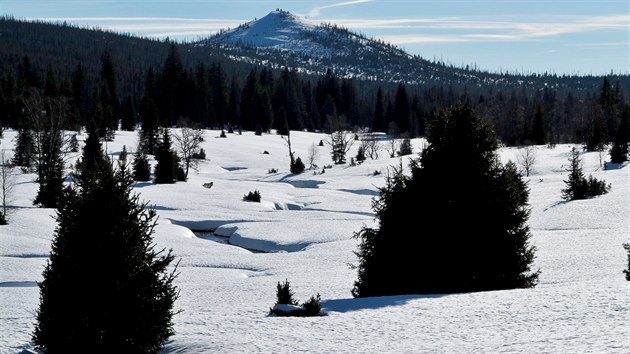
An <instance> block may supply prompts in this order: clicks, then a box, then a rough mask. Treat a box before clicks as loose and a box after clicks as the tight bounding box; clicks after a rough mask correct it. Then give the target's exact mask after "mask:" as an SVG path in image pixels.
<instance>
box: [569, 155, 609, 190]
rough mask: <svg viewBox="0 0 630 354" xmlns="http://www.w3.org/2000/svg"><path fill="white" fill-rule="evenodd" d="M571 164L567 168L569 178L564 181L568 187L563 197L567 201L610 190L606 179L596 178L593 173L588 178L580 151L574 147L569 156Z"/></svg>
mask: <svg viewBox="0 0 630 354" xmlns="http://www.w3.org/2000/svg"><path fill="white" fill-rule="evenodd" d="M569 162H570V164H571V165H570V166H569V167H568V168H567V172H569V178H568V179H567V180H566V181H564V183H565V184H566V186H567V187H566V188H564V189H563V190H562V198H564V199H565V200H567V201H571V200H578V199H586V198H592V197H596V196H598V195H602V194H606V193H608V191H609V190H610V185H609V184H606V182H604V181H600V180H598V179H596V178H594V177H593V176H592V175H591V176H588V179H587V178H586V177H584V173H583V172H582V159H581V158H580V152H579V151H577V149H576V148H575V147H574V148H572V149H571V157H569Z"/></svg>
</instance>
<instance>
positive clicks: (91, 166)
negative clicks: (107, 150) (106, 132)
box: [76, 127, 109, 181]
mask: <svg viewBox="0 0 630 354" xmlns="http://www.w3.org/2000/svg"><path fill="white" fill-rule="evenodd" d="M108 163H109V161H108V160H107V157H106V156H105V155H104V154H103V152H102V149H101V142H100V141H99V138H98V133H97V132H96V129H95V128H94V127H91V128H89V129H88V137H87V139H85V146H83V155H82V157H81V158H80V159H79V161H77V166H76V170H77V171H76V175H77V177H78V178H80V179H81V180H83V181H87V180H93V179H96V178H98V174H99V173H101V170H102V169H103V165H104V164H108Z"/></svg>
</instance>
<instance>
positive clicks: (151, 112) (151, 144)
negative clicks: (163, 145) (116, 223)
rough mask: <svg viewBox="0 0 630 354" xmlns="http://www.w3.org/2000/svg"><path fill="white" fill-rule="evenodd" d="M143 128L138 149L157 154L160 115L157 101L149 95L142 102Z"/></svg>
mask: <svg viewBox="0 0 630 354" xmlns="http://www.w3.org/2000/svg"><path fill="white" fill-rule="evenodd" d="M141 117H142V130H140V132H139V134H140V145H139V147H138V150H141V151H142V152H143V153H145V154H149V155H155V154H156V153H157V148H158V127H159V116H158V110H157V106H156V105H155V102H154V101H153V100H152V99H151V98H150V97H148V96H144V97H142V102H141Z"/></svg>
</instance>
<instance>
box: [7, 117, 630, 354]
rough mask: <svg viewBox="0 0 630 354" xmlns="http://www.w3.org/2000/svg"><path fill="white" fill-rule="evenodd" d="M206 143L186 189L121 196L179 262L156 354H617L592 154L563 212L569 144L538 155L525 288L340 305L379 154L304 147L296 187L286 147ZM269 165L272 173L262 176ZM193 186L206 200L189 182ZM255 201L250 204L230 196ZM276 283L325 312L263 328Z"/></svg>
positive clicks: (14, 273) (616, 247)
mask: <svg viewBox="0 0 630 354" xmlns="http://www.w3.org/2000/svg"><path fill="white" fill-rule="evenodd" d="M175 131H176V130H175ZM218 136H219V132H218V131H206V133H205V136H204V138H205V141H204V142H203V143H202V147H203V148H204V149H205V151H206V154H207V160H206V161H203V162H201V163H200V165H199V170H198V171H197V172H195V171H191V174H190V176H189V181H188V182H186V183H177V184H174V185H153V184H151V183H139V184H137V185H136V187H135V191H136V192H137V193H139V194H140V199H141V200H144V201H145V202H147V203H149V205H151V206H153V207H155V209H156V211H157V213H158V215H159V220H158V222H159V224H158V226H157V227H156V230H155V242H156V244H157V248H172V249H173V252H174V254H175V255H176V257H177V258H178V259H181V260H180V264H179V268H178V271H179V272H180V275H179V277H178V278H177V280H176V284H177V286H178V287H179V289H180V298H179V299H178V300H177V302H176V309H177V310H181V313H180V314H178V315H176V316H175V319H174V322H175V330H176V332H177V333H176V335H175V336H173V337H172V338H171V341H170V342H169V343H168V345H167V347H166V349H165V352H167V353H212V352H226V353H228V352H229V353H236V352H242V353H252V352H265V353H271V352H273V353H279V352H284V353H293V352H300V351H302V352H319V353H330V352H347V353H366V352H386V353H389V352H396V353H400V352H414V353H418V352H449V353H469V352H493V353H494V352H551V353H568V352H580V353H586V352H597V353H601V352H606V353H627V352H630V336H629V334H630V322H628V318H630V303H629V301H628V299H629V298H630V297H629V295H630V286H629V284H628V282H626V281H625V279H624V277H623V274H622V273H621V271H622V270H623V269H624V267H625V266H626V263H625V262H626V258H625V257H626V254H625V252H624V250H623V248H622V247H621V244H622V243H624V242H629V241H630V240H629V239H628V230H630V220H629V218H628V215H629V211H630V185H629V181H630V176H629V173H628V167H627V166H624V167H623V168H620V169H611V170H607V171H604V170H603V169H602V168H601V167H600V165H599V156H598V154H597V153H587V154H584V155H583V162H584V172H585V175H586V176H588V175H589V174H593V176H594V177H596V178H598V179H600V178H601V179H604V180H606V181H607V182H608V183H611V184H612V190H611V192H610V193H609V194H607V195H604V196H601V197H598V198H595V199H591V200H585V201H573V202H569V203H567V202H564V201H563V200H562V199H561V194H560V190H561V189H562V188H564V183H563V179H565V178H566V172H565V171H564V169H565V168H566V166H567V164H568V161H567V159H568V157H569V152H570V149H571V146H569V145H558V146H557V147H556V148H555V149H548V148H547V147H544V146H538V147H536V157H537V159H536V163H535V164H534V172H533V173H532V174H531V176H530V177H527V178H526V180H527V181H528V185H529V187H530V204H531V216H530V222H529V225H530V227H531V232H532V235H533V237H532V243H533V244H534V245H535V246H536V247H537V253H536V254H537V258H536V261H535V265H534V267H535V268H536V269H538V268H540V269H541V271H542V274H541V276H540V283H539V285H538V286H537V287H536V288H533V289H519V290H507V291H493V292H480V293H472V294H454V295H431V296H420V295H407V296H393V297H380V298H366V299H352V297H351V294H350V290H351V289H352V285H353V282H354V280H355V279H356V271H354V270H352V269H350V267H349V264H356V262H357V259H356V257H355V256H354V254H353V251H354V250H356V246H357V240H355V239H353V238H352V235H353V233H354V232H356V231H358V230H359V229H360V228H361V226H362V225H364V224H365V225H369V226H371V225H373V223H374V220H373V217H374V214H373V212H372V210H371V209H370V204H371V199H372V197H373V196H374V195H376V194H377V188H378V187H380V186H383V185H384V176H385V175H386V174H387V169H388V168H389V167H390V166H392V165H395V164H398V159H389V158H386V157H387V154H386V153H385V151H381V153H380V154H379V155H380V159H379V160H376V161H372V160H369V159H368V160H367V161H366V162H365V163H363V164H362V165H358V166H354V167H349V166H333V168H331V169H326V171H325V173H324V174H319V172H321V169H322V166H324V165H329V164H332V161H331V158H330V153H329V147H328V146H324V147H317V149H318V151H319V157H318V159H317V161H316V164H317V165H318V166H319V168H318V169H316V170H307V171H306V172H305V173H304V174H302V175H297V176H295V175H291V174H289V172H288V167H289V166H288V165H289V157H288V149H287V147H286V146H285V145H284V142H283V140H282V139H281V138H280V137H279V136H278V135H273V134H266V135H263V136H260V137H258V136H254V134H253V133H250V132H244V133H243V135H238V134H234V135H232V134H228V137H227V138H225V139H223V138H219V137H218ZM14 137H15V131H11V130H9V131H5V132H4V138H3V139H2V141H1V145H0V148H2V149H7V148H8V147H10V146H11V144H12V141H13V138H14ZM83 139H85V134H83V135H82V136H79V141H81V142H82V141H83ZM322 139H323V140H324V141H326V139H327V137H326V136H325V135H322V134H315V133H304V132H292V133H291V140H292V143H293V148H294V150H295V152H296V156H300V157H301V158H302V159H303V161H305V163H306V158H307V156H308V151H309V149H310V147H311V145H312V144H317V143H319V141H320V140H322ZM412 143H413V145H414V152H418V151H420V147H421V146H422V145H423V141H422V140H421V139H416V140H413V141H412ZM123 145H126V147H127V150H128V151H129V152H130V153H132V152H134V151H135V150H136V146H137V133H134V132H117V135H116V140H115V141H114V142H110V143H108V144H107V151H108V152H109V153H110V154H112V153H113V155H114V156H116V155H117V153H118V152H119V151H120V150H121V149H122V146H123ZM357 148H358V144H355V145H354V146H353V148H352V151H351V152H350V153H349V154H348V160H350V156H354V155H356V150H357ZM264 151H267V152H268V153H269V154H264V153H263V152H264ZM517 153H518V149H516V148H502V149H501V150H500V155H501V158H502V160H503V161H507V160H508V159H512V160H515V159H516V158H515V156H516V154H517ZM78 155H79V154H74V155H73V156H72V157H71V159H70V161H69V162H70V163H73V162H74V160H75V159H76V157H77V156H78ZM606 157H607V156H606ZM132 159H133V154H130V156H129V160H130V161H131V160H132ZM405 159H406V158H405ZM403 164H406V163H403ZM272 168H275V169H278V173H268V172H269V169H272ZM374 171H381V172H382V174H381V175H378V176H374V175H373V172H374ZM314 172H318V174H315V173H314ZM34 178H35V175H34V174H20V175H19V176H18V180H17V183H16V189H15V192H14V197H15V198H14V201H13V202H12V205H14V206H16V209H15V211H14V213H13V214H12V215H10V217H11V219H10V224H9V225H6V226H2V227H0V333H2V334H1V335H0V352H1V353H16V352H20V351H21V350H22V349H24V348H31V344H30V343H29V341H30V334H31V332H32V330H33V324H34V322H35V313H36V311H37V307H38V301H39V291H38V288H37V286H36V282H37V281H41V280H42V278H41V273H42V270H43V267H44V265H45V263H46V259H47V256H48V252H49V251H50V242H51V240H52V236H53V231H54V229H55V227H56V224H55V221H54V219H53V218H52V217H51V216H53V215H54V211H53V210H49V209H39V208H34V207H33V206H32V200H33V199H34V198H35V194H36V192H37V184H36V183H34V182H33V181H34ZM207 182H212V183H213V186H212V188H210V189H208V188H204V187H203V186H202V185H203V184H204V183H207ZM256 189H257V190H259V191H260V192H261V195H262V202H261V203H252V202H245V201H243V200H242V197H243V195H245V194H247V193H248V192H249V191H254V190H256ZM414 223H415V224H421V218H420V217H419V218H418V220H414ZM191 229H193V230H201V229H217V231H216V233H217V234H220V235H222V236H226V237H229V242H230V243H231V244H220V243H217V242H214V241H211V240H207V239H203V238H200V237H197V236H195V235H194V234H193V233H192V232H191ZM401 247H404V245H401ZM253 250H255V251H264V253H258V252H252V251H253ZM404 271H405V270H401V272H404ZM410 274H411V273H410ZM285 279H288V280H289V281H290V282H291V285H292V288H293V289H294V290H295V293H296V294H295V295H296V296H295V297H296V298H297V299H299V300H301V301H304V300H306V299H308V298H309V297H310V296H311V295H314V294H316V293H320V294H321V296H322V307H323V310H324V311H325V312H326V314H327V315H326V316H323V317H317V318H278V317H275V318H274V317H267V314H268V311H269V308H270V307H271V306H273V304H274V303H275V290H276V289H275V286H276V283H277V282H278V281H283V280H285ZM410 280H412V279H410Z"/></svg>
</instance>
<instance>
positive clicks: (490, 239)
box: [353, 103, 538, 297]
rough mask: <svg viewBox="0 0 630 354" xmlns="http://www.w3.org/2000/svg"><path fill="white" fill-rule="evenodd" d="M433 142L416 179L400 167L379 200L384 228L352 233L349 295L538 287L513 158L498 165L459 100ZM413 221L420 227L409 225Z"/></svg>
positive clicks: (487, 130)
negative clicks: (353, 277)
mask: <svg viewBox="0 0 630 354" xmlns="http://www.w3.org/2000/svg"><path fill="white" fill-rule="evenodd" d="M427 141H428V146H427V148H426V149H425V150H423V152H422V154H421V157H420V158H419V159H418V160H414V161H412V162H411V165H410V168H411V176H407V175H405V174H404V173H403V167H402V163H401V165H400V166H399V167H395V168H394V171H393V173H392V174H391V175H390V176H389V177H388V178H387V184H386V186H385V187H383V188H382V189H381V191H380V197H379V198H378V199H375V200H374V201H373V209H374V211H375V212H376V216H377V219H378V221H379V226H378V227H377V228H368V227H364V228H363V229H362V230H361V231H360V232H358V233H357V234H356V235H355V236H356V237H357V238H359V239H360V241H361V243H360V245H359V249H358V251H357V252H356V254H357V256H358V257H359V265H358V280H357V281H356V282H355V287H354V289H353V294H354V295H355V296H358V297H366V296H381V295H394V294H426V293H453V292H469V291H485V290H496V289H511V288H526V287H532V286H534V285H535V284H536V282H537V278H538V272H531V270H530V267H531V265H532V262H533V260H534V251H535V248H534V247H533V246H531V245H530V244H529V239H530V237H531V235H530V232H529V227H528V226H527V219H528V216H529V209H528V206H527V201H528V195H529V191H528V189H527V186H526V185H525V182H524V181H523V180H522V179H521V177H520V175H519V174H518V172H517V169H516V166H515V165H514V164H512V163H508V164H506V165H502V164H501V163H500V162H499V158H498V155H497V153H496V149H497V147H498V141H497V138H496V136H495V134H494V131H493V130H492V128H491V125H490V124H489V123H488V122H486V121H485V120H483V119H482V118H481V117H480V116H479V115H477V114H476V113H475V112H473V110H472V108H471V107H470V106H469V105H468V104H464V103H461V104H459V105H457V106H455V107H453V108H450V109H447V110H444V111H442V112H441V113H440V114H438V116H437V117H436V118H435V119H434V120H432V121H431V124H430V125H429V127H428V131H427ZM444 218H446V220H445V219H444ZM416 223H419V224H421V225H422V227H421V228H418V227H413V226H410V225H411V224H414V225H415V224H416ZM402 270H404V271H402Z"/></svg>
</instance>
